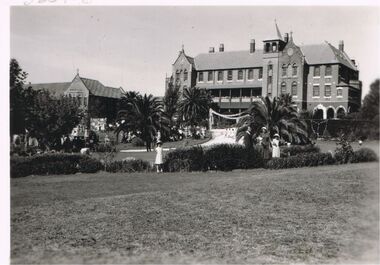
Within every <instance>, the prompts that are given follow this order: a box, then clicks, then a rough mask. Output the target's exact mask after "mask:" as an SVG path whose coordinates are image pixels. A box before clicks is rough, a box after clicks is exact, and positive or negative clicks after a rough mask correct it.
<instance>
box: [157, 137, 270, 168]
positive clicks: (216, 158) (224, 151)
mask: <svg viewBox="0 0 380 265" xmlns="http://www.w3.org/2000/svg"><path fill="white" fill-rule="evenodd" d="M262 166H263V160H262V156H261V153H260V152H259V151H258V150H257V149H256V148H249V149H247V148H244V147H243V146H240V145H231V144H221V145H214V146H211V147H209V148H207V149H203V148H202V147H200V146H197V147H191V148H181V149H176V150H173V151H171V152H169V153H168V154H167V155H166V156H165V159H164V170H165V171H168V172H178V171H205V170H222V171H229V170H233V169H238V168H244V169H247V168H258V167H262Z"/></svg>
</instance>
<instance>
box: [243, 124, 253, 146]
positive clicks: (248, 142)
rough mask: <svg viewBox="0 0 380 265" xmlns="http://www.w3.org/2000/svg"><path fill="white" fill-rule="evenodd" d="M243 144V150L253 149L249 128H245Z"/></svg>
mask: <svg viewBox="0 0 380 265" xmlns="http://www.w3.org/2000/svg"><path fill="white" fill-rule="evenodd" d="M243 143H244V146H245V148H252V147H253V142H252V128H251V126H248V128H247V131H246V133H245V135H244V137H243Z"/></svg>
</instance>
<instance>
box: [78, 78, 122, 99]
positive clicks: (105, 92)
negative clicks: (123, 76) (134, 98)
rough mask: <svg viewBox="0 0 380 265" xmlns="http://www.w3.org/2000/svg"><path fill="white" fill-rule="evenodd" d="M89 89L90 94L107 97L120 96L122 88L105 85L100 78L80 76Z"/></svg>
mask: <svg viewBox="0 0 380 265" xmlns="http://www.w3.org/2000/svg"><path fill="white" fill-rule="evenodd" d="M80 79H81V80H82V81H83V83H84V85H85V86H86V87H87V89H88V90H89V91H90V94H92V95H94V96H98V97H107V98H120V97H121V90H120V88H115V87H108V86H104V85H103V84H102V83H100V82H99V81H98V80H94V79H89V78H84V77H81V78H80Z"/></svg>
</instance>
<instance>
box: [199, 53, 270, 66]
mask: <svg viewBox="0 0 380 265" xmlns="http://www.w3.org/2000/svg"><path fill="white" fill-rule="evenodd" d="M194 60H195V69H197V70H211V69H214V70H219V69H234V68H254V67H262V64H263V51H262V50H256V51H255V52H254V53H250V52H249V50H246V51H228V52H217V53H201V54H199V55H198V56H196V57H195V58H194Z"/></svg>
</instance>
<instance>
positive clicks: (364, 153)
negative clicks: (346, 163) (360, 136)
mask: <svg viewBox="0 0 380 265" xmlns="http://www.w3.org/2000/svg"><path fill="white" fill-rule="evenodd" d="M378 160H379V158H378V156H377V155H376V153H375V151H373V150H372V149H369V148H360V149H359V150H357V151H355V152H354V153H353V155H352V159H351V162H352V163H360V162H373V161H378Z"/></svg>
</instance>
